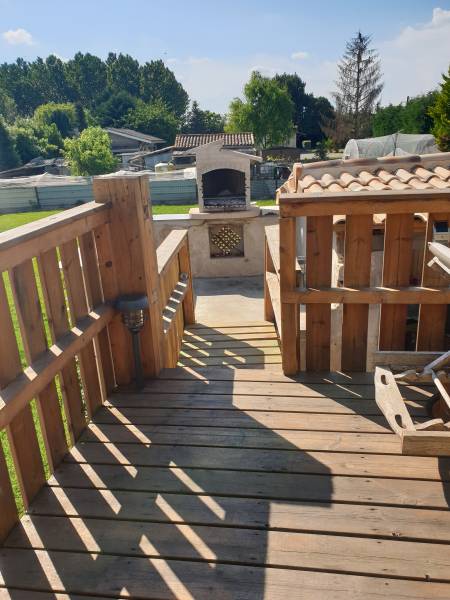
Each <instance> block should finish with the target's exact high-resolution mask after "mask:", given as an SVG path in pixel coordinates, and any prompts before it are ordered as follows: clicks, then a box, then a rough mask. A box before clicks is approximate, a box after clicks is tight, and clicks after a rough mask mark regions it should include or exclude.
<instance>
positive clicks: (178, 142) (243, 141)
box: [174, 131, 255, 150]
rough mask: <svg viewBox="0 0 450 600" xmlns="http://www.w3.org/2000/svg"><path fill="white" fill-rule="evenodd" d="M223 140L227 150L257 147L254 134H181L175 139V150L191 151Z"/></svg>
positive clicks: (246, 132)
mask: <svg viewBox="0 0 450 600" xmlns="http://www.w3.org/2000/svg"><path fill="white" fill-rule="evenodd" d="M217 140H223V145H224V146H225V147H226V148H249V147H250V148H252V147H254V145H255V138H254V135H253V133H251V132H248V131H244V132H242V133H179V134H178V135H177V136H176V138H175V143H174V146H175V150H190V149H191V148H197V147H198V146H203V145H204V144H209V143H210V142H216V141H217Z"/></svg>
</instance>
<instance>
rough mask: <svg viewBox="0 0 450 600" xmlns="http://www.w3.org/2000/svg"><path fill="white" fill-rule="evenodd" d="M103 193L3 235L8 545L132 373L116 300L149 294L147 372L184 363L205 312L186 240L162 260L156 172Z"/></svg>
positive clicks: (1, 349) (2, 493)
mask: <svg viewBox="0 0 450 600" xmlns="http://www.w3.org/2000/svg"><path fill="white" fill-rule="evenodd" d="M94 197H95V202H91V203H89V204H86V205H84V206H82V207H77V208H73V209H70V210H67V211H64V212H62V213H60V214H58V215H55V216H51V217H47V218H45V219H42V220H40V221H37V222H35V223H31V224H29V225H25V226H23V227H19V228H16V229H13V230H10V231H8V232H6V233H3V234H0V432H1V444H0V542H1V540H2V539H4V537H5V536H6V534H7V533H8V532H9V530H10V529H11V527H12V526H13V525H14V523H15V522H16V521H17V519H18V515H19V514H20V511H21V510H22V509H23V508H26V507H28V505H29V504H30V502H31V501H32V499H33V498H34V496H35V495H36V493H37V492H38V491H39V490H40V488H41V487H42V486H43V485H44V483H45V481H46V476H47V475H48V474H49V473H52V472H53V471H54V469H55V468H56V467H57V466H58V464H59V463H60V462H61V460H62V458H63V457H64V455H65V453H66V452H67V450H68V448H70V447H71V445H73V443H74V442H75V440H76V439H77V438H78V437H79V436H80V434H81V433H82V431H83V429H84V428H85V427H86V425H87V422H88V421H89V419H90V417H91V416H92V415H93V414H94V413H95V411H96V410H97V409H98V408H99V407H100V406H101V405H102V403H103V402H104V400H105V398H106V397H107V395H108V394H109V393H110V392H111V391H112V390H113V389H114V388H115V387H116V386H117V385H128V384H130V382H131V381H132V379H133V376H134V365H133V355H132V343H131V336H130V334H129V332H128V331H127V330H126V328H125V327H124V325H123V324H122V322H121V315H120V314H118V313H117V311H116V310H115V309H114V305H115V302H116V300H117V298H118V297H119V296H121V295H124V294H134V293H136V294H145V295H146V296H147V297H148V300H149V309H148V314H147V315H146V319H145V325H144V328H143V330H142V331H141V333H140V337H141V351H142V363H143V372H144V375H145V376H146V377H152V376H155V375H157V374H158V373H159V372H160V370H161V369H162V368H163V367H164V366H165V365H168V364H170V365H171V366H172V365H175V364H176V360H177V356H178V354H177V352H178V349H179V346H180V340H181V336H182V335H183V331H182V329H183V323H184V322H193V320H194V314H193V311H194V307H193V298H192V283H191V277H190V265H189V250H188V245H187V237H186V235H185V234H184V233H180V232H175V233H174V234H171V235H170V236H169V237H168V239H167V240H166V242H165V243H164V245H163V246H162V248H160V249H159V251H158V259H157V253H156V248H155V244H154V238H153V228H152V221H151V206H150V204H149V190H148V180H147V179H146V178H145V177H142V176H127V177H114V176H109V177H99V178H96V179H95V180H94ZM185 275H186V276H185ZM183 286H184V288H183ZM180 300H182V305H183V309H184V311H180V310H178V309H177V307H176V306H175V307H174V305H175V303H176V302H177V301H180ZM169 310H173V315H174V317H173V318H172V319H170V320H169V321H170V322H169V323H166V320H167V316H166V315H167V311H169ZM14 486H15V487H16V489H15V490H14Z"/></svg>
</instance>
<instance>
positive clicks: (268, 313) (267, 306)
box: [264, 237, 275, 323]
mask: <svg viewBox="0 0 450 600" xmlns="http://www.w3.org/2000/svg"><path fill="white" fill-rule="evenodd" d="M274 272H275V269H274V266H273V260H272V256H271V254H270V250H269V244H268V243H267V239H266V238H265V237H264V319H265V320H266V321H270V322H271V323H273V322H274V321H275V313H274V310H273V306H272V299H271V297H270V290H269V286H268V285H267V278H266V273H274Z"/></svg>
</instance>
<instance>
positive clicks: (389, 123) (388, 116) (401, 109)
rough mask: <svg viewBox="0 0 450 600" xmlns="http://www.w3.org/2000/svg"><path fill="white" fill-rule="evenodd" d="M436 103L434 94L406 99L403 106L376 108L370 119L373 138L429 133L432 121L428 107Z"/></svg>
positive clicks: (391, 105)
mask: <svg viewBox="0 0 450 600" xmlns="http://www.w3.org/2000/svg"><path fill="white" fill-rule="evenodd" d="M435 101H436V92H429V93H428V94H423V95H421V96H416V97H415V98H408V99H407V100H406V103H404V104H396V105H393V104H389V106H385V107H383V108H380V107H378V108H377V110H376V112H375V114H374V115H373V118H372V133H373V135H375V136H379V135H390V134H391V133H396V132H398V131H401V132H402V133H430V131H431V127H432V125H433V120H432V118H431V116H430V114H429V110H430V107H431V106H432V105H433V104H434V102H435Z"/></svg>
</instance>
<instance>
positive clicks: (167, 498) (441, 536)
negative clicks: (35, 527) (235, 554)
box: [30, 487, 450, 542]
mask: <svg viewBox="0 0 450 600" xmlns="http://www.w3.org/2000/svg"><path fill="white" fill-rule="evenodd" d="M111 500H112V501H111ZM111 500H110V499H109V498H108V496H107V495H105V494H100V493H99V492H98V490H95V489H78V488H70V489H68V488H59V487H46V488H45V489H44V490H42V492H40V494H39V495H38V497H37V498H36V500H35V501H34V502H33V505H32V508H31V510H30V513H31V514H32V515H49V516H50V515H53V516H59V517H63V516H67V517H90V518H107V519H108V520H117V519H119V520H125V521H129V520H132V521H145V522H158V523H184V524H194V525H195V524H196V525H201V524H203V525H211V526H212V525H215V526H226V527H245V528H247V527H249V528H254V529H280V530H286V531H314V532H326V533H330V532H333V533H335V534H336V535H338V534H345V535H359V536H373V537H375V538H379V537H385V538H391V539H393V538H395V539H409V540H425V541H435V542H449V541H450V512H449V511H448V510H447V511H444V510H427V509H423V508H403V507H392V506H374V505H358V504H337V503H334V504H328V503H319V502H316V503H314V502H299V501H297V502H288V503H287V502H270V506H269V504H268V502H267V501H266V500H261V499H254V498H233V497H226V496H206V497H204V498H203V501H199V499H198V498H197V497H196V496H194V495H192V494H164V495H160V494H158V493H155V492H124V491H120V490H115V491H114V498H113V499H112V498H111ZM116 506H120V510H117V509H116ZM211 506H216V507H219V508H220V510H216V511H213V510H211V508H210V507H211ZM216 531H217V535H220V531H221V530H216Z"/></svg>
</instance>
